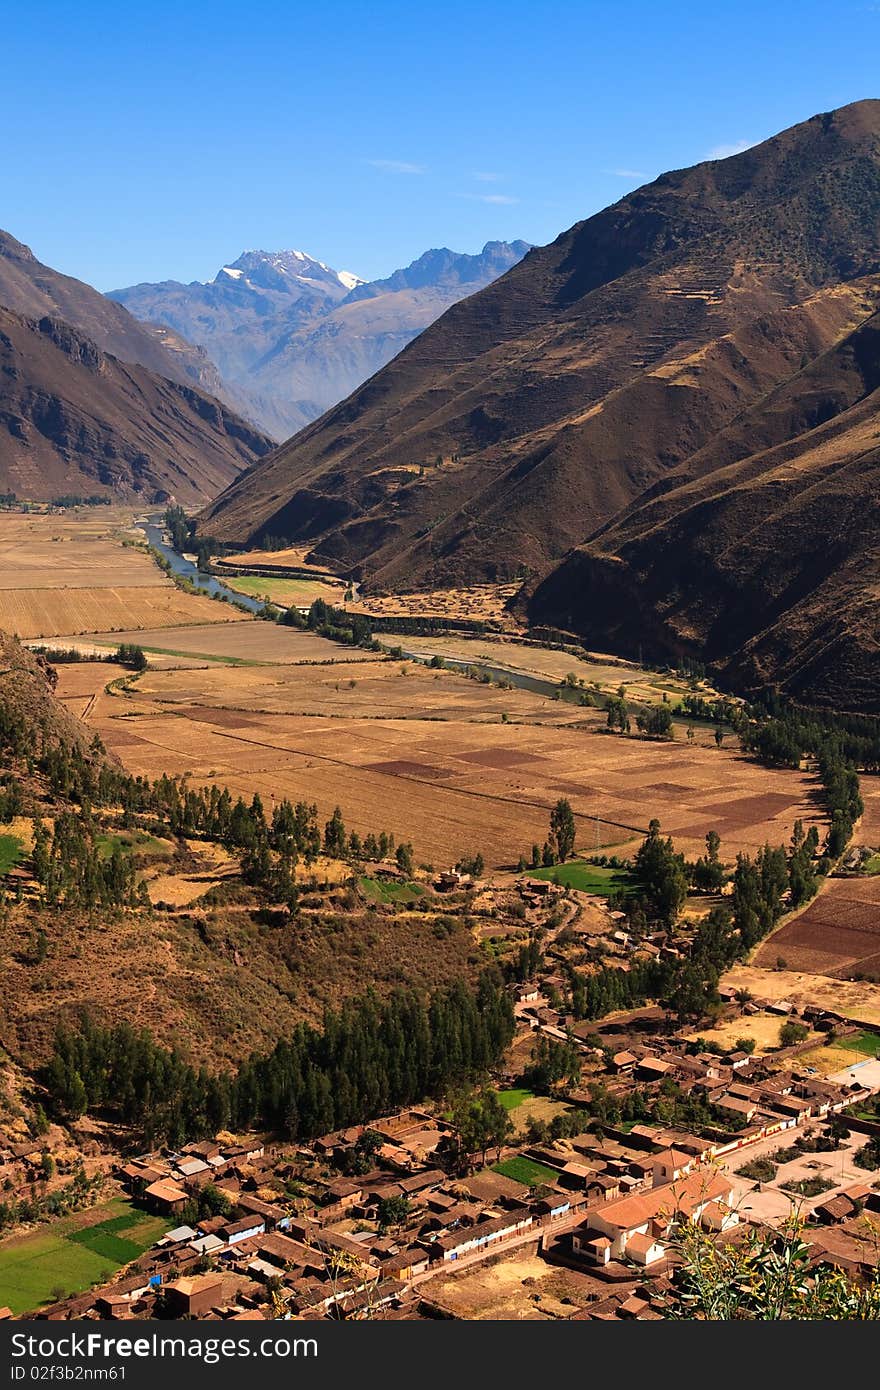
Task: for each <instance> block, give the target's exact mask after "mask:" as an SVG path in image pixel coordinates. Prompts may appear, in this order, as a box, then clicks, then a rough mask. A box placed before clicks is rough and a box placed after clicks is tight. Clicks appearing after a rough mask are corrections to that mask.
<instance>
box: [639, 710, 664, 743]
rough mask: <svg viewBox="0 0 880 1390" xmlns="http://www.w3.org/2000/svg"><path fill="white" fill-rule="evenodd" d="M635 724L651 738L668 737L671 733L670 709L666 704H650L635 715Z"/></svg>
mask: <svg viewBox="0 0 880 1390" xmlns="http://www.w3.org/2000/svg"><path fill="white" fill-rule="evenodd" d="M636 724H637V726H638V727H639V728H640V729H641V731H642V733H644V734H650V735H651V736H652V737H653V738H670V737H671V735H672V711H671V709H670V708H669V706H668V705H664V704H660V705H651V706H649V708H648V709H646V710H643V711H642V713H641V714H639V715H638V716H637V717H636Z"/></svg>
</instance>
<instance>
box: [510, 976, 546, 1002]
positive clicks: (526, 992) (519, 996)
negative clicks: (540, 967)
mask: <svg viewBox="0 0 880 1390" xmlns="http://www.w3.org/2000/svg"><path fill="white" fill-rule="evenodd" d="M539 995H540V990H539V989H538V986H537V985H536V984H535V983H534V982H533V981H529V982H528V983H526V984H524V985H516V986H515V988H514V991H513V997H514V999H515V1000H516V1001H517V1003H518V1004H533V1003H534V1002H535V1000H536V999H537V998H538V997H539Z"/></svg>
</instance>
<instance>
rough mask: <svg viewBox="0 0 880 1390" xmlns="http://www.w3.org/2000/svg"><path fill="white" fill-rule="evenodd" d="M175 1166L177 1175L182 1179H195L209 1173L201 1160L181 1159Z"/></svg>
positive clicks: (208, 1169) (193, 1158) (205, 1164)
mask: <svg viewBox="0 0 880 1390" xmlns="http://www.w3.org/2000/svg"><path fill="white" fill-rule="evenodd" d="M176 1166H177V1171H178V1173H180V1175H181V1176H182V1177H184V1178H197V1177H199V1176H200V1175H201V1174H202V1173H208V1172H210V1168H209V1167H208V1164H207V1163H206V1162H205V1160H204V1159H203V1158H195V1157H192V1158H181V1159H180V1160H179V1161H178V1163H177V1165H176Z"/></svg>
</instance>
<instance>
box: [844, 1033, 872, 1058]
mask: <svg viewBox="0 0 880 1390" xmlns="http://www.w3.org/2000/svg"><path fill="white" fill-rule="evenodd" d="M837 1045H838V1047H846V1048H848V1049H849V1051H850V1052H862V1053H864V1054H865V1056H866V1057H876V1056H878V1054H880V1033H870V1032H868V1031H867V1030H866V1031H865V1032H862V1033H854V1034H853V1036H852V1037H850V1038H838V1039H837Z"/></svg>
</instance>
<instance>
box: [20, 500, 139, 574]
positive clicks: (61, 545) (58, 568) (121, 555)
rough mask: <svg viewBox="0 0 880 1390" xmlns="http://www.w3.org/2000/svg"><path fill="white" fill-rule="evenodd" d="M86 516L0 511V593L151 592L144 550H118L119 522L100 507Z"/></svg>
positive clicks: (121, 519)
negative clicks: (124, 590) (58, 591)
mask: <svg viewBox="0 0 880 1390" xmlns="http://www.w3.org/2000/svg"><path fill="white" fill-rule="evenodd" d="M97 510H98V509H95V510H94V511H92V512H90V513H89V515H88V516H84V515H76V516H68V515H64V516H49V515H22V514H21V513H16V512H0V590H5V589H108V588H109V589H112V588H115V587H116V586H117V585H122V586H123V587H125V588H129V589H133V588H148V589H149V588H155V587H156V584H157V581H158V580H159V578H160V575H159V571H158V570H157V569H156V566H155V564H154V562H153V561H152V560H151V559H150V557H149V555H148V554H147V553H146V551H144V550H141V549H138V548H136V547H134V546H123V545H122V544H121V540H120V537H119V535H118V534H117V528H118V527H119V526H120V525H121V524H122V522H123V521H124V518H122V517H120V515H119V514H118V513H116V512H112V511H111V509H110V508H107V509H106V512H105V509H104V508H103V507H101V508H100V509H99V510H100V513H101V515H95V511H97Z"/></svg>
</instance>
